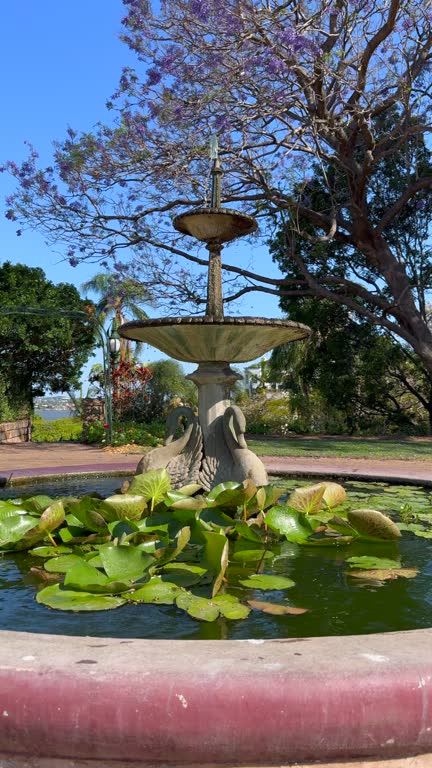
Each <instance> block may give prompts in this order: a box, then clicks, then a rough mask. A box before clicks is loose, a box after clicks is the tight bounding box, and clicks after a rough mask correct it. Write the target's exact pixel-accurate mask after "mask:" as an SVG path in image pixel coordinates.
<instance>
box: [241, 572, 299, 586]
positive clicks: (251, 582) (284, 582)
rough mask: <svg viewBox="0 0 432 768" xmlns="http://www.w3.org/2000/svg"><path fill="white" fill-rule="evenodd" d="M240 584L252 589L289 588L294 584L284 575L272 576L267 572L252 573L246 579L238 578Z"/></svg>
mask: <svg viewBox="0 0 432 768" xmlns="http://www.w3.org/2000/svg"><path fill="white" fill-rule="evenodd" d="M240 584H242V585H243V586H244V587H252V588H253V589H272V590H275V589H289V588H290V587H294V586H295V582H294V581H293V580H292V579H287V578H286V577H285V576H272V575H271V574H267V573H253V574H252V575H251V576H249V577H248V578H247V579H240Z"/></svg>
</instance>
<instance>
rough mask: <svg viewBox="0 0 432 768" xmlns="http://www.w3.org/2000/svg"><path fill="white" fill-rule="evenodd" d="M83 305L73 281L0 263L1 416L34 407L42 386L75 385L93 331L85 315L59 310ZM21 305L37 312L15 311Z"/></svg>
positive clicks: (60, 389) (53, 389)
mask: <svg viewBox="0 0 432 768" xmlns="http://www.w3.org/2000/svg"><path fill="white" fill-rule="evenodd" d="M86 306H87V302H85V301H83V300H82V299H81V297H80V294H79V292H78V291H77V289H76V288H75V287H74V286H73V285H70V284H69V283H59V284H58V285H55V284H54V283H52V282H51V281H50V280H47V279H46V277H45V273H44V272H43V270H42V269H39V268H32V267H27V266H25V265H23V264H15V265H12V264H11V263H10V262H5V263H4V264H3V265H2V266H0V381H1V383H2V391H1V392H0V418H9V416H8V414H10V415H11V417H13V415H14V414H15V413H17V412H19V410H20V408H22V409H32V407H33V398H34V397H35V396H36V395H42V394H44V392H45V390H50V391H51V392H63V391H67V390H68V389H70V388H73V387H76V386H78V384H79V376H80V373H81V368H82V366H83V365H84V363H85V362H86V361H87V359H88V358H89V356H90V354H91V352H92V350H93V347H94V331H93V328H92V326H91V324H89V323H88V322H87V321H85V319H84V320H79V319H78V320H77V319H72V318H69V317H64V316H63V317H62V315H61V312H60V310H61V311H64V310H67V311H74V310H76V311H79V312H83V311H85V310H86ZM23 308H24V309H27V310H28V309H30V308H32V309H36V310H40V314H38V315H32V314H23V313H22V311H21V312H20V311H15V310H19V309H21V310H22V309H23ZM53 310H54V311H53ZM56 310H59V311H58V312H56ZM44 313H45V314H44Z"/></svg>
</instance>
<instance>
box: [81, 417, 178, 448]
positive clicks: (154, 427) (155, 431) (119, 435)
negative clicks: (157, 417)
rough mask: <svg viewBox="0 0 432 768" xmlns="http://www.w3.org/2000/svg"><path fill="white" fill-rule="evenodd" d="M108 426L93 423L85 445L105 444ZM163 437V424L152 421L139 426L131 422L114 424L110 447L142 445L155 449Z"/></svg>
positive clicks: (88, 430) (97, 422)
mask: <svg viewBox="0 0 432 768" xmlns="http://www.w3.org/2000/svg"><path fill="white" fill-rule="evenodd" d="M107 430H108V425H107V424H103V422H101V421H95V422H93V423H92V424H90V425H89V426H88V429H87V438H86V442H87V443H98V444H100V445H105V444H106V443H107ZM164 437H165V422H164V421H154V422H149V423H146V424H140V423H138V422H135V421H132V422H128V421H121V422H114V424H113V439H112V445H114V446H118V445H143V446H150V447H151V448H155V447H156V446H157V445H160V444H161V443H162V442H163V438H164Z"/></svg>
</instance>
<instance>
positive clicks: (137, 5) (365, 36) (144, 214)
mask: <svg viewBox="0 0 432 768" xmlns="http://www.w3.org/2000/svg"><path fill="white" fill-rule="evenodd" d="M124 4H125V7H126V13H125V17H124V19H123V27H124V34H123V40H124V42H125V43H126V44H127V46H128V47H129V48H130V49H131V50H132V51H133V52H134V53H136V55H137V60H138V62H137V68H136V70H135V69H133V68H132V67H126V68H125V69H124V70H123V72H122V75H121V79H120V83H119V87H118V89H117V91H116V93H115V94H114V95H113V97H112V99H111V101H110V102H109V104H108V107H109V108H110V109H112V110H113V113H114V114H115V115H117V116H118V119H117V121H116V120H110V121H109V124H108V125H103V124H101V123H99V124H98V126H97V128H96V129H95V131H94V132H93V133H88V132H86V133H82V134H78V133H77V132H76V131H74V130H72V129H69V130H68V134H67V136H66V138H65V140H64V141H63V142H58V143H56V145H55V156H54V158H53V162H52V163H50V165H49V167H48V168H46V169H45V170H41V169H40V168H39V167H38V166H37V162H38V160H37V158H38V155H37V153H36V152H35V151H34V150H32V149H31V150H30V155H29V158H28V159H27V160H26V161H25V162H24V163H23V164H21V166H18V165H17V164H16V163H14V162H10V163H8V164H7V165H6V168H7V170H8V171H9V172H10V173H11V174H12V175H13V176H14V178H15V179H16V182H17V190H16V192H15V193H14V194H12V195H11V196H10V197H9V198H8V200H7V212H6V215H7V217H8V218H9V219H10V220H12V221H16V222H18V226H20V225H24V226H30V227H31V228H36V229H39V230H41V231H42V232H43V234H44V235H45V236H46V237H47V238H48V240H50V241H51V242H53V241H56V242H60V243H62V244H63V245H64V246H65V250H66V253H67V255H68V256H69V258H70V261H71V264H77V263H78V262H79V261H80V260H82V259H86V258H90V259H92V260H93V261H94V260H102V259H103V260H105V263H106V260H109V259H110V258H114V259H115V260H116V264H117V267H119V266H120V268H123V265H121V264H119V259H120V257H121V256H120V255H124V254H125V253H127V252H128V250H130V261H131V269H132V273H135V272H136V270H138V271H139V272H140V274H141V275H142V282H143V283H144V284H145V285H146V286H147V287H149V289H150V290H151V291H155V292H157V293H158V295H159V296H160V297H161V298H162V299H165V300H167V301H168V302H169V303H170V305H171V307H172V308H173V309H175V310H177V308H178V305H179V296H181V297H182V298H186V299H188V300H189V302H190V303H191V305H192V306H193V308H194V309H196V308H197V307H198V308H200V307H202V306H203V304H204V302H205V298H204V296H203V291H202V287H203V281H202V280H196V279H193V277H191V269H192V270H195V271H196V270H201V271H200V277H202V276H203V270H205V269H206V267H207V260H206V259H203V258H202V254H200V251H199V250H198V248H197V250H196V251H195V252H193V250H192V251H191V242H190V239H189V238H188V239H187V240H186V239H185V240H184V241H183V240H182V238H181V237H179V235H178V233H177V232H175V231H174V230H173V228H172V219H173V216H175V215H176V214H177V213H182V212H183V211H184V210H185V209H188V208H192V207H197V206H199V205H202V204H205V203H206V202H207V201H208V142H209V137H210V135H211V134H212V133H218V134H219V139H220V146H221V148H222V151H223V155H222V160H223V165H224V168H225V169H226V171H227V173H226V175H225V177H224V201H225V202H227V203H228V204H232V205H234V207H236V206H238V207H243V208H244V209H245V210H247V211H249V212H251V213H253V214H258V215H259V217H260V222H261V225H262V231H263V232H264V233H265V234H268V233H269V230H270V228H271V226H272V224H273V223H276V226H277V225H278V224H280V223H281V222H282V223H283V226H284V228H285V232H286V233H287V242H286V250H287V256H290V257H292V259H293V261H294V262H295V264H296V273H295V274H294V275H292V276H289V277H287V278H286V279H285V280H284V279H283V278H282V279H281V278H278V277H269V271H270V270H269V269H266V268H265V267H264V269H263V274H261V275H260V274H259V273H258V272H257V271H256V270H246V269H239V268H238V266H237V265H236V264H233V265H231V264H229V263H228V264H226V265H225V269H226V274H229V275H230V277H231V278H232V277H236V276H239V279H240V283H239V285H238V286H236V287H235V288H234V289H232V292H231V294H230V296H228V297H227V299H228V300H232V299H234V298H237V297H238V296H239V295H244V294H247V293H251V294H252V293H253V292H256V291H260V290H262V291H265V292H267V293H273V294H274V295H278V294H280V292H282V293H283V294H284V295H287V296H290V295H291V296H292V295H296V296H298V295H299V294H301V295H304V296H310V295H314V296H317V297H318V298H321V299H330V300H332V301H335V302H337V303H342V304H344V305H345V306H347V307H348V308H349V309H350V310H351V311H355V312H357V313H358V314H360V315H362V316H364V317H368V318H369V319H370V320H371V321H372V322H373V323H379V324H380V325H381V326H382V327H383V328H386V329H387V330H388V331H389V332H390V333H392V334H395V335H397V336H399V337H400V338H401V339H403V340H404V342H405V343H406V344H407V345H410V346H411V347H412V349H413V350H414V351H415V352H416V354H417V355H418V357H419V358H420V359H421V360H422V364H423V365H424V367H425V368H426V369H427V370H428V372H429V374H432V329H431V328H430V327H429V326H428V323H427V321H426V319H425V316H424V313H423V312H422V307H421V297H420V296H419V295H418V285H419V283H418V280H417V276H416V274H414V272H413V269H412V263H411V260H410V258H406V252H405V251H406V249H405V243H404V244H403V246H402V247H401V245H400V243H399V242H398V241H397V240H396V239H395V237H394V233H395V223H396V225H397V222H398V221H403V220H404V216H405V213H404V212H405V211H409V210H411V209H413V210H414V211H416V212H417V211H420V212H421V210H422V207H423V206H425V207H426V208H427V207H428V206H429V205H430V203H429V202H428V200H429V198H430V191H431V189H432V173H431V168H430V163H429V158H427V157H426V156H425V153H424V146H425V143H424V137H426V140H427V137H428V136H429V135H430V132H431V121H430V110H431V105H432V88H431V82H432V70H431V62H432V1H431V0H423V2H412V0H389V1H388V2H386V3H382V2H381V0H369V1H368V2H366V1H364V2H358V0H337V2H334V3H330V2H328V0H307V1H306V2H298V0H287V2H285V1H284V2H282V0H274V2H268V0H250V1H249V0H227V1H226V2H220V0H166V2H163V3H159V2H156V0H155V1H154V2H148V1H147V0H125V2H124ZM383 126H384V127H383ZM422 148H423V149H422ZM418 149H420V152H419V151H418ZM425 159H426V163H425V162H424V160H425ZM317 167H319V169H320V173H321V174H322V183H323V185H324V186H325V190H324V196H323V197H321V199H320V200H317V199H315V200H314V199H313V195H312V196H311V195H309V184H310V182H311V180H312V178H313V176H314V175H316V168H317ZM389 168H390V173H392V172H393V171H392V168H393V170H394V169H396V171H397V177H398V185H397V187H393V188H391V189H390V188H389V187H388V185H387V186H386V185H384V190H385V195H378V196H377V194H376V192H377V190H378V192H379V191H380V187H381V183H382V181H383V179H384V180H385V179H386V178H387V176H388V174H389V170H388V169H389ZM387 192H388V194H387ZM304 222H306V228H307V229H308V231H307V234H308V235H310V230H312V234H311V235H310V236H311V237H313V238H314V239H315V241H318V242H324V243H328V244H331V243H332V242H333V241H336V242H337V243H338V244H339V245H343V246H347V247H348V249H349V252H350V253H351V252H355V253H356V254H357V255H358V257H359V258H358V259H357V260H356V263H355V264H351V263H350V262H349V261H347V260H344V261H345V268H344V269H335V268H334V266H335V265H334V259H333V258H331V259H329V262H328V264H327V265H326V264H324V265H323V268H322V269H320V271H319V275H317V271H316V269H315V265H314V264H312V263H310V262H308V261H307V260H306V259H304V258H303V256H302V254H299V253H297V251H296V248H295V242H294V240H295V234H294V233H299V234H300V235H302V233H303V226H304V224H303V223H304ZM404 223H405V222H404ZM183 242H184V246H183ZM126 258H127V257H126ZM359 263H360V264H361V270H360V271H359V270H358V269H357V265H358V264H359ZM430 266H431V262H430V257H429V256H427V258H426V259H425V261H424V267H425V269H424V272H423V278H424V281H425V282H424V284H425V285H429V286H430V275H431V271H430ZM231 287H232V286H231Z"/></svg>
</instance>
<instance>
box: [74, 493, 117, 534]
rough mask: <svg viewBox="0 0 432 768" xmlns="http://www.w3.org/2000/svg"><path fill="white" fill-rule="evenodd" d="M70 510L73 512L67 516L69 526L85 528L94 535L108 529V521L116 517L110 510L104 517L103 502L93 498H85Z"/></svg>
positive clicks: (107, 510)
mask: <svg viewBox="0 0 432 768" xmlns="http://www.w3.org/2000/svg"><path fill="white" fill-rule="evenodd" d="M69 509H70V510H71V511H70V512H69V513H68V514H67V515H66V522H67V524H68V526H73V527H75V526H84V528H86V529H87V530H89V531H93V532H94V533H98V532H99V531H101V530H103V529H104V528H106V521H107V520H111V519H112V518H113V517H114V513H113V512H112V511H111V509H110V508H108V509H106V510H105V514H104V515H102V514H101V512H102V511H103V508H102V506H101V501H100V500H99V499H94V498H93V497H92V496H83V498H82V499H81V500H80V501H79V502H78V503H77V504H73V505H71V506H70V507H69ZM99 510H100V511H99Z"/></svg>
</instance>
